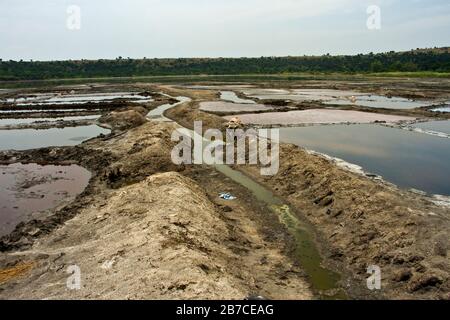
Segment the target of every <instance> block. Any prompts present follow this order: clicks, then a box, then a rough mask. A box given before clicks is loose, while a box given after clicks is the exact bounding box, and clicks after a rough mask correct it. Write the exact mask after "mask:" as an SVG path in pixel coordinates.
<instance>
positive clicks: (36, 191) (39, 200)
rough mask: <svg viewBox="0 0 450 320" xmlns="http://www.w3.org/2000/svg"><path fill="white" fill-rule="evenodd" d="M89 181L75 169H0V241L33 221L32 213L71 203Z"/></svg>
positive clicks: (20, 166) (82, 171)
mask: <svg viewBox="0 0 450 320" xmlns="http://www.w3.org/2000/svg"><path fill="white" fill-rule="evenodd" d="M90 177H91V174H90V172H89V171H87V170H86V169H84V168H82V167H79V166H76V165H71V166H53V165H47V166H40V165H37V164H20V163H19V164H12V165H8V166H6V165H0V237H1V236H3V235H6V234H8V233H10V232H11V231H13V230H14V228H15V226H16V225H17V224H18V223H19V222H22V221H25V220H29V219H30V218H32V216H31V214H32V213H36V212H40V211H43V210H48V209H51V208H54V207H56V206H58V205H59V204H61V203H62V202H63V201H65V200H69V199H73V198H74V197H75V196H76V195H78V194H80V193H81V192H82V191H83V190H84V189H85V188H86V186H87V184H88V182H89V179H90Z"/></svg>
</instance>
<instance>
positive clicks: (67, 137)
mask: <svg viewBox="0 0 450 320" xmlns="http://www.w3.org/2000/svg"><path fill="white" fill-rule="evenodd" d="M109 133H110V130H108V129H104V128H101V127H99V126H97V125H89V126H78V127H66V128H62V129H61V128H50V129H44V130H35V129H20V130H0V150H27V149H37V148H44V147H50V146H53V147H56V146H74V145H77V144H80V143H81V142H83V141H84V140H88V139H90V138H94V137H97V136H98V135H100V134H105V135H106V134H109Z"/></svg>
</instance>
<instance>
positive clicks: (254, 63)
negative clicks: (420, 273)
mask: <svg viewBox="0 0 450 320" xmlns="http://www.w3.org/2000/svg"><path fill="white" fill-rule="evenodd" d="M336 72H340V73H349V74H352V73H383V72H390V73H394V72H450V52H449V50H417V51H409V52H400V53H396V52H388V53H380V54H372V53H371V54H364V55H363V54H358V55H354V56H330V55H324V56H303V57H261V58H185V59H181V58H180V59H122V58H118V59H115V60H69V61H47V62H44V61H35V62H32V61H30V62H26V61H1V60H0V80H4V81H8V80H44V79H63V78H94V77H133V76H168V75H201V74H207V75H238V74H281V73H336Z"/></svg>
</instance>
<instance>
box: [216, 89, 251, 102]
mask: <svg viewBox="0 0 450 320" xmlns="http://www.w3.org/2000/svg"><path fill="white" fill-rule="evenodd" d="M220 99H222V100H224V101H231V102H234V103H242V104H255V103H256V102H255V101H253V100H250V99H242V98H239V97H238V95H237V94H236V93H235V92H233V91H221V92H220Z"/></svg>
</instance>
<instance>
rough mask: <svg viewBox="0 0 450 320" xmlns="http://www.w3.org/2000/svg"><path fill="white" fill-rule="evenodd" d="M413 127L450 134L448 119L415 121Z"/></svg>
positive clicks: (449, 121)
mask: <svg viewBox="0 0 450 320" xmlns="http://www.w3.org/2000/svg"><path fill="white" fill-rule="evenodd" d="M413 127H415V128H420V129H424V130H431V131H436V132H443V133H447V134H450V120H446V121H429V122H422V123H416V124H414V125H413Z"/></svg>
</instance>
